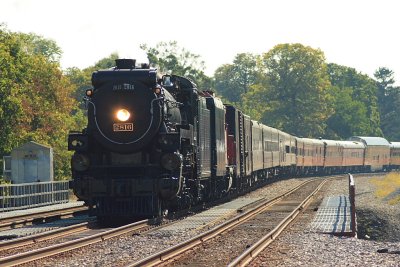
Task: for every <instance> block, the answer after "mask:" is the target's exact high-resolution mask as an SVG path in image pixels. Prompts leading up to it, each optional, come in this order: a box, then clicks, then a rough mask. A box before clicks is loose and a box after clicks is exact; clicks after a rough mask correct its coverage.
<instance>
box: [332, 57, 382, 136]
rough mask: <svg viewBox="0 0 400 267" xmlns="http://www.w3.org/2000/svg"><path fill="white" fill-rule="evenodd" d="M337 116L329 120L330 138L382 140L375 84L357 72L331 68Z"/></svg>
mask: <svg viewBox="0 0 400 267" xmlns="http://www.w3.org/2000/svg"><path fill="white" fill-rule="evenodd" d="M328 73H329V77H330V81H331V83H332V86H333V87H332V95H333V96H334V100H333V103H334V112H333V113H332V114H331V116H330V117H329V119H328V131H327V135H328V137H330V138H336V137H340V138H348V137H349V136H352V135H364V136H382V131H381V129H380V126H379V121H380V120H379V111H378V104H377V96H376V94H377V87H376V85H375V82H374V81H373V80H372V79H371V78H369V77H368V76H366V75H363V74H361V73H358V72H357V71H356V70H355V69H353V68H349V67H345V66H340V65H337V64H328Z"/></svg>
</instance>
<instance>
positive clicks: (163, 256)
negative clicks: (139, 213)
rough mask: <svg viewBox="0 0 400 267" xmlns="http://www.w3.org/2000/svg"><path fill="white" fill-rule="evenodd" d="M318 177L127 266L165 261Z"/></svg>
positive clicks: (228, 228)
mask: <svg viewBox="0 0 400 267" xmlns="http://www.w3.org/2000/svg"><path fill="white" fill-rule="evenodd" d="M318 179H319V178H316V179H310V180H308V181H305V182H303V183H301V184H299V185H298V186H296V187H294V188H292V189H291V190H289V191H287V192H286V193H284V194H282V195H280V196H278V197H275V198H273V199H271V200H265V201H264V202H262V203H261V204H259V205H257V206H256V207H255V208H253V209H251V210H249V211H247V212H245V213H243V214H241V215H238V216H236V217H234V218H232V219H230V220H228V221H226V222H225V223H223V224H221V225H218V226H216V227H215V228H213V229H211V230H209V231H207V232H205V233H202V234H200V235H198V236H196V237H194V238H191V239H189V240H187V241H185V242H182V243H180V244H178V245H176V246H173V247H170V248H167V249H165V250H163V251H160V252H158V253H155V254H153V255H150V256H149V257H147V258H144V259H142V260H140V261H137V262H134V263H131V264H129V265H127V267H137V266H141V267H142V266H156V265H158V264H161V263H163V262H165V261H168V260H170V259H172V258H174V257H176V256H178V255H180V254H182V253H184V252H186V251H188V250H190V249H191V248H193V247H195V246H197V245H200V244H202V243H204V242H206V241H208V240H210V239H212V238H214V237H215V236H217V235H220V234H222V233H223V232H226V231H228V230H230V229H232V228H234V227H235V226H236V225H239V224H241V223H243V222H245V221H246V220H248V219H250V218H252V217H254V216H255V215H257V214H259V213H261V212H263V211H264V210H266V209H267V208H269V207H270V206H272V205H274V204H275V203H277V202H279V201H280V200H281V199H282V198H284V197H286V196H287V195H289V194H291V193H293V192H294V191H296V190H298V189H299V188H301V187H303V186H304V185H306V184H308V183H310V182H313V181H316V180H318Z"/></svg>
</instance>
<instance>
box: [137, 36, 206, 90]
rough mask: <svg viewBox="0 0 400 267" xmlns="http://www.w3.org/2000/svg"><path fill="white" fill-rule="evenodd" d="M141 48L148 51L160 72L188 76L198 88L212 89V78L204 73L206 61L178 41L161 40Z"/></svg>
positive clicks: (150, 61)
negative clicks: (181, 45) (167, 41)
mask: <svg viewBox="0 0 400 267" xmlns="http://www.w3.org/2000/svg"><path fill="white" fill-rule="evenodd" d="M140 48H141V49H143V50H144V51H145V52H146V54H147V57H148V59H149V63H150V65H151V66H152V67H156V68H158V70H159V72H160V73H162V74H167V73H171V74H175V75H181V76H186V77H188V78H190V79H192V80H193V81H195V82H196V83H197V86H198V88H201V89H210V87H211V79H210V78H209V77H207V76H206V75H205V74H204V61H201V60H200V56H199V55H196V54H192V53H191V52H189V51H187V50H186V49H184V48H180V47H179V46H178V44H177V42H176V41H171V42H169V43H166V42H160V43H158V44H157V45H156V46H155V47H149V46H148V45H147V44H142V45H141V46H140Z"/></svg>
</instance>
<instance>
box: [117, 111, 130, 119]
mask: <svg viewBox="0 0 400 267" xmlns="http://www.w3.org/2000/svg"><path fill="white" fill-rule="evenodd" d="M130 116H131V114H130V113H129V111H127V110H126V109H120V110H118V111H117V119H118V120H119V121H127V120H129V118H130Z"/></svg>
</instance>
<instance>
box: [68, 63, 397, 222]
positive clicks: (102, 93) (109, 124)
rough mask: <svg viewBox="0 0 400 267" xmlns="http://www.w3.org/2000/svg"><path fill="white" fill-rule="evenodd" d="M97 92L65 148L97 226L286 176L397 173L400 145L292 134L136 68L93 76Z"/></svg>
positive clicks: (89, 94)
mask: <svg viewBox="0 0 400 267" xmlns="http://www.w3.org/2000/svg"><path fill="white" fill-rule="evenodd" d="M92 84H93V89H90V90H87V91H86V96H85V100H86V103H87V105H88V125H87V128H86V129H84V130H83V131H82V132H71V133H70V134H69V137H68V149H69V150H71V151H75V153H74V155H73V157H72V160H71V164H72V175H73V182H72V187H73V190H74V192H75V194H76V195H77V196H78V197H79V199H81V200H84V201H85V202H86V203H87V204H88V205H89V206H90V207H95V209H92V212H93V214H94V215H96V216H98V217H99V218H120V217H128V218H145V217H158V216H162V215H163V213H164V212H165V211H167V210H170V211H171V210H179V209H183V208H187V207H190V206H191V205H195V204H199V203H203V202H207V201H211V200H214V199H218V198H221V197H223V196H226V195H227V194H233V193H237V192H243V191H246V190H250V189H252V188H254V187H255V186H257V185H259V184H261V183H264V182H265V181H266V180H267V179H271V178H274V177H282V176H285V175H307V174H329V173H342V172H359V171H381V170H387V169H390V168H393V167H398V166H399V165H400V143H392V144H390V143H389V142H388V141H386V140H385V139H384V138H380V137H352V138H350V139H349V140H348V141H337V140H321V139H309V138H299V137H296V136H292V135H290V134H288V133H285V132H282V131H280V130H278V129H274V128H271V127H268V126H266V125H263V124H262V123H259V122H257V121H255V120H251V118H250V117H249V116H247V115H246V114H244V113H243V112H242V111H240V110H239V109H237V108H236V107H234V106H232V105H224V104H223V103H222V101H221V100H220V99H219V98H217V97H214V96H213V94H212V92H209V91H203V92H201V91H199V90H198V89H197V88H196V85H195V84H194V83H193V82H192V81H190V80H189V79H187V78H185V77H181V76H176V75H164V76H163V77H162V78H160V77H157V71H156V70H155V69H151V68H149V67H148V65H144V64H142V66H141V67H137V66H136V63H135V60H131V59H119V60H117V61H116V67H114V68H112V69H108V70H99V71H96V72H94V73H93V76H92Z"/></svg>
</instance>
